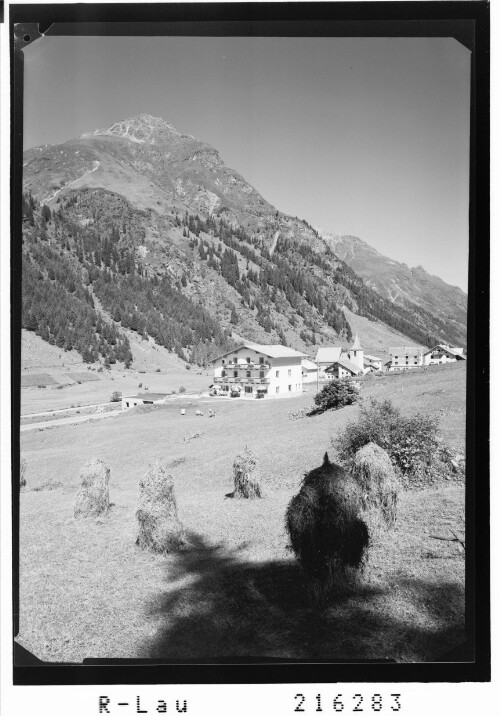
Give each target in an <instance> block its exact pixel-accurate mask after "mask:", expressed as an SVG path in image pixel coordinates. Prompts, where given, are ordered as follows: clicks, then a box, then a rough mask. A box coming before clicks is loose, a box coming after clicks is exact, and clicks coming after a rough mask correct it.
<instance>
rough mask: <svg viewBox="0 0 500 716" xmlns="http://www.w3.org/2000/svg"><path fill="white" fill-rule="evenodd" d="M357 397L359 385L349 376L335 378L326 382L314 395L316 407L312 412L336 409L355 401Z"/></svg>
mask: <svg viewBox="0 0 500 716" xmlns="http://www.w3.org/2000/svg"><path fill="white" fill-rule="evenodd" d="M358 398H359V387H358V385H357V384H356V383H354V381H353V380H352V379H351V378H336V379H334V380H331V381H330V382H329V383H327V384H326V385H325V386H324V387H323V389H322V390H321V391H320V392H319V393H318V394H317V395H315V396H314V403H315V405H316V408H315V409H314V410H313V413H324V412H325V410H338V409H339V408H343V407H344V405H351V404H352V403H356V402H357V401H358Z"/></svg>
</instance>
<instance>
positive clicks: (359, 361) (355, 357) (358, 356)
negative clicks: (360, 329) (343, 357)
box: [347, 333, 364, 370]
mask: <svg viewBox="0 0 500 716" xmlns="http://www.w3.org/2000/svg"><path fill="white" fill-rule="evenodd" d="M347 357H348V358H349V360H350V361H351V363H354V365H357V366H358V368H360V369H361V370H364V358H363V349H362V348H361V341H360V340H359V336H358V334H357V333H356V335H355V336H354V343H353V344H352V346H351V347H350V348H349V352H348V354H347Z"/></svg>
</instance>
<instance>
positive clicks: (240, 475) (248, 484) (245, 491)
mask: <svg viewBox="0 0 500 716" xmlns="http://www.w3.org/2000/svg"><path fill="white" fill-rule="evenodd" d="M256 466H257V461H256V460H255V457H254V455H253V453H252V451H251V450H249V449H248V448H247V447H246V446H245V449H244V450H243V452H242V453H240V454H239V455H236V458H235V460H234V463H233V476H234V493H233V494H234V497H243V498H247V499H253V498H254V497H262V493H261V489H260V485H259V483H258V481H257V480H256V479H255V468H256Z"/></svg>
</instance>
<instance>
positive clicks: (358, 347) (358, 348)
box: [351, 333, 362, 351]
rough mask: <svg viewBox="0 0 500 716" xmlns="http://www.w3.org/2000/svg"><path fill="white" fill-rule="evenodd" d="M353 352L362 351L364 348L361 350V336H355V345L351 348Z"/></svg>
mask: <svg viewBox="0 0 500 716" xmlns="http://www.w3.org/2000/svg"><path fill="white" fill-rule="evenodd" d="M351 350H353V351H360V350H362V348H361V343H360V340H359V336H358V334H357V333H356V335H355V336H354V343H353V344H352V346H351Z"/></svg>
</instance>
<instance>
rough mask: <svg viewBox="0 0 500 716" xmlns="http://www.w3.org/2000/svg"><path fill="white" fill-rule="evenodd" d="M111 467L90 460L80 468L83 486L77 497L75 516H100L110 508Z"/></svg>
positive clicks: (99, 461) (101, 462)
mask: <svg viewBox="0 0 500 716" xmlns="http://www.w3.org/2000/svg"><path fill="white" fill-rule="evenodd" d="M109 472H110V471H109V467H106V465H105V464H104V463H103V461H102V460H90V461H89V462H87V463H85V465H84V466H83V467H82V468H81V470H80V479H81V486H80V489H79V490H78V493H77V495H76V499H75V507H74V516H75V517H76V518H80V517H100V516H101V515H104V514H106V513H107V511H108V510H109Z"/></svg>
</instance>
